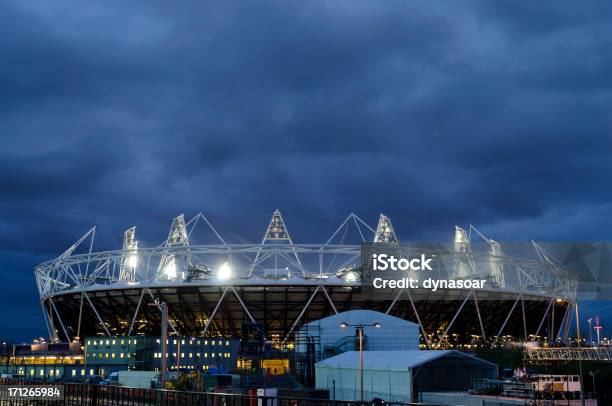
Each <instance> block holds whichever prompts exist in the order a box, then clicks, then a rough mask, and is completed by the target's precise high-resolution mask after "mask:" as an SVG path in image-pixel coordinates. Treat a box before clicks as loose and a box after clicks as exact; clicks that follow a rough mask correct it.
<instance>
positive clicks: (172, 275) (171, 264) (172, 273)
mask: <svg viewBox="0 0 612 406" xmlns="http://www.w3.org/2000/svg"><path fill="white" fill-rule="evenodd" d="M164 273H165V274H166V277H167V278H168V279H176V262H175V261H174V258H172V259H170V261H168V263H167V264H166V266H164Z"/></svg>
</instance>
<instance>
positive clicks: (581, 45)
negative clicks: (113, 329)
mask: <svg viewBox="0 0 612 406" xmlns="http://www.w3.org/2000/svg"><path fill="white" fill-rule="evenodd" d="M611 17H612V10H611V7H610V5H609V4H608V3H607V2H605V1H601V2H592V3H589V4H588V5H583V4H581V5H578V4H577V3H572V2H565V3H559V2H554V3H553V2H549V3H547V2H539V3H537V4H533V3H532V2H508V3H505V4H499V3H495V2H489V1H470V2H463V3H461V4H455V3H449V4H442V3H432V2H405V1H386V2H374V1H370V2H365V1H336V2H327V1H310V2H306V3H299V4H298V3H289V2H284V1H258V2H233V1H229V2H222V3H218V2H217V3H212V2H183V3H181V4H178V5H175V4H172V5H170V4H169V3H166V2H128V3H126V2H103V3H98V4H83V3H82V2H73V1H65V2H54V3H53V4H51V3H48V2H34V3H24V2H13V3H12V4H11V3H3V4H2V5H0V58H1V61H0V134H1V137H2V145H3V147H2V149H1V150H0V158H1V159H0V178H1V179H2V183H1V189H0V190H1V192H0V193H1V196H2V199H1V201H0V213H1V214H2V220H1V222H0V243H1V244H2V248H1V254H0V260H1V262H0V264H1V265H0V275H1V277H2V278H3V279H6V280H15V281H19V283H18V284H16V285H15V286H17V287H16V288H15V291H14V292H12V293H11V294H7V295H1V297H2V299H0V306H2V308H7V307H10V306H11V304H12V303H16V300H15V298H17V297H19V300H20V303H21V302H23V301H27V303H30V306H29V307H28V312H29V313H28V314H37V313H36V309H37V307H39V305H38V304H37V303H36V302H37V300H36V293H35V292H34V280H33V275H32V268H33V266H34V265H35V264H36V263H38V262H40V261H42V260H45V259H49V258H51V257H53V256H56V255H59V254H60V253H61V252H62V250H63V249H65V248H66V247H67V246H69V245H70V244H71V243H72V242H73V241H74V240H76V239H77V238H78V237H79V236H80V235H81V234H83V233H84V232H85V231H87V230H88V229H89V228H90V227H91V226H93V225H96V224H97V225H98V226H99V229H98V234H97V235H98V239H97V241H98V248H114V247H117V246H119V245H120V243H121V233H122V231H123V230H124V229H126V228H128V227H130V226H132V225H137V226H138V234H139V238H140V239H142V240H143V241H145V242H146V243H148V244H150V245H153V244H155V243H158V242H159V241H161V240H162V239H163V238H164V237H165V234H166V232H167V227H168V226H169V224H170V219H171V218H172V217H173V216H175V215H176V214H177V213H179V212H186V213H187V214H188V215H192V214H195V213H197V212H198V211H203V212H205V213H206V214H207V215H208V217H209V218H211V219H212V220H213V221H214V222H215V223H217V224H220V225H222V226H223V227H225V228H226V229H229V230H231V231H233V232H235V233H237V234H239V235H241V236H243V237H244V238H247V239H249V240H251V241H257V240H258V239H259V238H261V233H262V232H263V230H262V228H264V227H265V224H266V223H267V221H268V220H269V216H270V214H271V212H272V211H273V210H274V209H275V208H276V207H279V208H281V209H282V210H283V213H284V215H285V217H286V220H287V222H288V226H289V227H290V230H291V231H292V232H293V234H294V238H295V239H296V240H297V241H300V242H317V241H323V240H325V239H326V238H327V237H328V236H329V235H330V234H331V233H332V232H333V231H334V230H335V228H336V226H337V224H338V223H339V222H340V221H342V219H343V218H344V217H345V216H346V215H347V214H348V213H350V212H351V211H354V212H356V213H357V214H359V215H360V216H362V217H363V218H364V219H366V220H367V221H369V222H371V223H373V222H375V220H376V216H377V215H378V213H379V212H384V213H386V214H388V215H390V216H391V217H392V219H393V221H394V224H395V228H396V230H397V231H398V232H399V234H400V236H401V237H403V238H404V239H410V238H414V239H418V238H436V239H443V238H450V231H451V227H452V226H453V225H454V224H467V223H473V224H476V225H478V226H480V227H481V229H482V230H483V231H485V232H486V233H487V234H489V235H491V236H492V237H495V238H498V239H513V240H518V239H539V240H559V239H561V240H590V239H597V240H606V239H609V238H610V236H609V234H608V233H607V231H606V230H608V229H610V227H611V226H612V221H611V219H610V215H609V213H610V209H611V208H612V207H611V204H610V200H611V199H610V198H611V196H610V194H611V192H610V188H609V183H610V171H611V169H612V168H611V163H610V160H609V159H608V155H609V151H610V149H611V147H612V145H611V143H612V141H611V139H612V137H610V128H611V121H612V113H610V105H611V103H612V93H611V90H612V76H610V75H609V73H608V72H610V71H612V52H611V51H612V27H611V26H610V25H609V21H610V18H611ZM3 317H5V318H6V319H4V320H0V321H2V322H3V323H2V325H6V323H4V322H5V321H6V322H8V321H9V319H8V316H3ZM11 320H12V319H11ZM40 326H42V321H40V320H28V321H27V323H25V322H24V323H23V325H18V327H17V328H18V330H15V332H14V333H11V334H12V335H14V336H19V337H24V338H29V337H31V336H35V335H40V334H42V331H41V330H42V329H41V328H40Z"/></svg>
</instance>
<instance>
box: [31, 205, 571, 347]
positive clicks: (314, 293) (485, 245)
mask: <svg viewBox="0 0 612 406" xmlns="http://www.w3.org/2000/svg"><path fill="white" fill-rule="evenodd" d="M288 225H289V226H290V224H288ZM288 225H286V223H285V220H284V219H283V217H282V215H281V213H280V211H278V210H276V211H275V212H274V214H273V216H272V219H271V221H270V223H269V224H268V225H267V228H266V229H265V232H264V236H263V238H262V240H261V242H260V243H255V244H253V243H249V242H245V240H242V239H239V238H238V237H236V236H235V235H234V234H231V233H229V232H221V231H219V230H222V229H221V228H220V227H215V226H213V224H212V223H211V222H210V221H209V219H208V218H206V217H205V216H204V215H203V214H201V213H200V214H198V215H196V216H194V217H193V218H191V219H190V220H188V221H187V220H186V219H185V217H184V216H183V215H180V216H178V217H176V218H175V219H174V220H173V221H172V223H171V226H170V231H169V233H168V237H167V238H166V240H165V241H163V242H162V243H161V244H160V245H157V246H153V247H146V248H145V247H143V244H142V243H141V242H139V241H138V240H137V236H136V228H135V227H132V228H130V229H128V230H127V231H125V234H124V238H123V247H122V249H120V250H115V251H102V252H97V251H95V249H94V236H95V231H96V229H95V228H92V229H91V230H90V231H89V232H87V233H86V234H85V235H83V237H81V238H80V239H79V240H78V241H77V242H76V243H75V244H74V245H72V246H71V247H70V248H69V249H68V250H67V251H66V252H64V253H63V254H62V255H60V256H59V257H58V258H56V259H53V260H50V261H47V262H44V263H42V264H40V265H38V266H37V267H36V268H35V275H36V282H37V285H38V290H39V294H40V303H41V306H42V310H43V313H44V317H45V322H46V324H47V328H48V330H49V334H50V336H51V337H52V338H53V339H55V340H62V341H66V340H67V341H73V340H78V339H79V337H86V336H93V335H108V336H117V335H159V332H160V320H161V316H160V311H159V309H158V307H159V303H162V302H165V303H167V305H168V309H169V310H168V311H169V325H170V327H169V328H170V332H171V333H172V332H174V333H177V334H181V335H188V336H219V335H223V336H234V337H239V336H240V335H241V331H242V327H243V324H245V323H247V324H254V325H259V326H262V328H263V331H264V332H265V334H266V337H267V338H268V340H271V341H273V342H274V343H276V344H277V345H282V344H291V343H292V342H293V340H294V337H295V332H296V330H297V329H298V328H299V327H300V326H301V325H303V324H304V323H307V322H310V321H313V320H318V319H320V318H323V317H326V316H329V315H332V314H334V313H338V312H342V311H346V310H354V309H372V310H376V311H380V312H383V313H387V314H391V315H395V316H398V317H401V318H403V319H406V320H410V321H413V322H415V323H417V324H418V325H419V326H420V330H421V343H422V345H423V346H428V347H434V348H437V347H439V346H445V345H454V344H457V345H466V344H467V345H469V343H474V342H479V343H480V344H486V345H489V344H490V345H495V344H496V343H501V342H502V341H504V340H507V339H515V340H521V341H522V340H534V339H536V336H538V337H544V338H548V339H557V338H558V337H559V336H562V335H563V334H564V332H565V334H567V329H568V328H569V324H570V317H571V312H570V311H569V309H570V307H571V306H570V305H571V304H572V303H573V302H574V301H575V291H576V289H575V283H574V281H572V280H570V279H569V278H567V277H566V276H565V275H566V274H565V273H564V268H563V267H562V266H561V265H560V264H559V263H558V262H557V261H556V260H555V259H554V258H552V256H551V255H548V253H547V251H546V250H545V249H544V248H542V246H540V245H538V244H537V243H535V242H529V243H524V244H515V246H516V247H518V248H520V250H518V251H517V252H522V253H524V254H520V255H518V254H517V255H514V254H513V253H511V252H510V251H512V250H510V249H509V250H508V251H506V249H505V245H503V244H499V243H498V242H496V241H494V240H491V239H488V238H487V237H485V236H484V235H482V234H481V233H480V232H479V231H478V230H477V229H476V228H474V227H472V226H469V227H466V228H465V229H463V228H460V227H455V229H454V231H452V230H451V228H450V227H449V234H448V235H449V238H448V241H442V242H435V243H428V244H415V245H414V250H415V252H430V253H434V254H435V256H436V258H437V262H438V264H439V265H440V266H439V267H438V269H439V271H438V272H442V273H443V276H444V277H447V278H453V277H459V276H466V275H467V276H475V277H478V278H486V280H487V281H489V282H490V283H489V284H488V286H489V287H488V288H487V289H482V290H461V289H454V290H439V291H436V292H433V293H432V292H429V293H428V294H427V295H425V294H423V293H421V292H418V291H409V290H402V291H399V292H398V294H397V295H395V296H394V297H385V298H383V299H380V300H378V299H377V300H373V299H372V297H371V296H370V295H366V294H365V293H364V289H363V282H362V273H361V249H362V244H364V243H365V244H367V243H370V242H373V243H380V242H382V243H387V244H389V243H391V244H398V243H399V241H398V239H397V236H396V233H395V231H394V229H393V226H392V224H391V220H390V219H389V218H388V217H386V216H384V215H380V218H379V220H378V224H377V225H376V226H375V227H371V226H370V225H368V224H367V223H366V222H365V221H363V220H362V219H361V218H359V217H358V216H356V215H355V214H350V215H349V216H348V217H347V218H346V219H345V220H344V221H343V222H341V223H340V225H339V226H338V227H337V228H336V229H335V230H334V229H332V230H330V234H329V235H330V237H329V238H327V239H325V240H324V241H325V242H324V243H315V244H303V243H296V242H294V240H293V238H292V237H294V236H298V237H299V233H294V234H290V233H289V229H288V228H287V226H288ZM262 228H263V227H262ZM451 231H452V232H451ZM198 233H208V234H209V235H211V236H214V238H215V239H216V243H214V244H196V243H195V240H196V236H197V235H198ZM226 234H227V235H226ZM228 235H232V236H233V239H234V240H236V239H238V243H235V242H233V241H232V238H229V237H228ZM349 242H350V243H349ZM402 246H408V247H410V246H411V245H410V243H402ZM156 303H157V304H156Z"/></svg>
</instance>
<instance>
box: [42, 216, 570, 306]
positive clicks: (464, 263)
mask: <svg viewBox="0 0 612 406" xmlns="http://www.w3.org/2000/svg"><path fill="white" fill-rule="evenodd" d="M202 226H203V227H205V229H206V230H207V231H208V232H210V234H211V235H212V236H214V238H215V239H216V243H214V244H206V245H203V244H194V243H193V242H192V241H191V240H192V235H193V234H194V233H195V230H196V228H197V227H202ZM198 231H201V230H198ZM350 233H353V234H354V235H355V236H357V237H358V238H357V241H351V242H352V243H350V244H349V243H348V240H349V238H348V235H349V234H350ZM94 236H95V228H92V229H91V230H90V231H89V232H87V233H86V234H85V235H83V237H81V238H80V239H79V240H78V241H77V242H76V243H75V244H73V245H72V246H71V247H70V248H69V249H68V250H67V251H66V252H64V253H63V254H62V255H60V256H59V257H58V258H56V259H53V260H51V261H47V262H43V263H41V264H40V265H38V266H37V267H36V268H35V275H36V281H37V285H38V289H39V294H40V297H41V301H44V300H45V299H47V298H51V297H54V296H56V295H64V294H69V293H78V292H89V291H99V290H120V289H135V288H153V287H155V288H159V287H176V286H211V287H214V286H275V285H278V286H304V285H309V286H315V285H316V286H318V285H321V286H336V287H343V286H344V287H347V288H350V287H359V286H361V285H362V272H361V264H360V262H361V248H362V245H361V244H363V243H369V242H374V243H379V242H384V243H388V244H399V240H398V238H397V236H396V234H395V231H394V229H393V226H392V224H391V220H390V219H389V218H388V217H386V216H384V215H382V214H381V215H380V218H379V222H378V225H377V227H376V228H372V227H370V226H369V225H368V224H366V223H365V222H364V221H363V220H361V219H360V218H359V217H358V216H356V215H354V214H351V215H349V216H348V217H347V218H346V219H345V220H344V221H343V222H342V223H341V224H340V226H339V227H338V228H337V229H336V230H335V232H334V233H333V234H332V235H331V237H330V238H329V239H328V240H327V241H326V242H325V243H322V244H296V243H294V242H293V240H292V238H291V235H290V234H289V231H288V229H287V227H286V225H285V221H284V219H283V217H282V215H281V213H280V211H279V210H276V211H275V212H274V214H273V215H272V219H271V221H270V223H269V224H268V227H267V229H266V232H265V234H264V237H263V239H262V240H261V242H260V243H259V244H252V243H239V244H236V243H230V242H229V239H228V238H224V237H223V236H222V235H221V233H219V232H218V231H217V229H216V228H215V227H213V225H212V223H211V222H210V221H209V220H208V219H207V218H206V217H205V216H204V215H203V214H201V213H200V214H198V215H196V216H195V217H193V218H192V219H191V220H189V221H185V217H184V216H183V215H180V216H178V217H176V218H175V219H174V220H173V221H172V224H171V227H170V231H169V233H168V237H167V238H166V240H165V241H164V242H163V243H162V244H160V245H159V246H156V247H148V248H143V247H142V246H141V245H140V244H139V242H138V241H137V240H136V227H132V228H130V229H128V230H127V231H125V234H124V238H123V248H122V249H121V250H115V251H102V252H95V251H93V250H92V248H93V239H94ZM449 240H450V241H449V242H448V243H444V242H432V243H414V244H402V249H403V252H406V250H407V251H408V252H410V251H413V252H414V253H415V255H418V254H431V255H433V256H435V266H434V271H433V273H432V274H431V275H429V276H431V277H433V278H444V279H452V278H459V277H463V278H465V277H474V278H478V279H486V280H487V281H488V284H487V286H488V290H489V291H491V292H495V291H501V292H510V293H512V292H514V293H518V294H529V295H535V296H541V297H549V298H563V299H566V300H570V301H571V300H573V298H574V295H575V282H574V281H573V280H571V279H569V278H568V277H567V276H566V273H565V270H564V268H563V267H562V266H561V265H560V264H559V263H557V262H556V261H554V259H552V258H551V256H550V255H548V254H547V252H546V251H545V250H544V249H543V248H541V247H540V246H539V245H538V244H536V243H534V242H530V243H525V244H512V245H503V249H502V245H500V244H499V243H498V242H496V241H494V240H491V239H488V238H486V237H485V236H483V235H482V234H481V233H480V232H479V231H478V230H477V229H476V228H474V227H472V226H470V227H469V228H468V230H467V231H466V230H464V229H462V228H460V227H455V232H454V238H453V239H450V238H449ZM84 248H86V249H87V250H86V251H85V252H83V249H84ZM79 251H81V252H80V253H79Z"/></svg>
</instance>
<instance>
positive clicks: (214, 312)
mask: <svg viewBox="0 0 612 406" xmlns="http://www.w3.org/2000/svg"><path fill="white" fill-rule="evenodd" d="M228 290H229V288H225V289H224V290H223V293H222V294H221V297H220V298H219V301H218V302H217V305H216V306H215V309H214V310H213V312H212V313H211V314H210V317H209V318H208V321H207V322H206V325H205V326H204V330H202V335H204V334H206V331H208V327H210V324H211V323H212V321H213V319H214V317H215V314H217V311H218V310H219V307H220V306H221V302H223V298H225V295H226V294H227V291H228Z"/></svg>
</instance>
